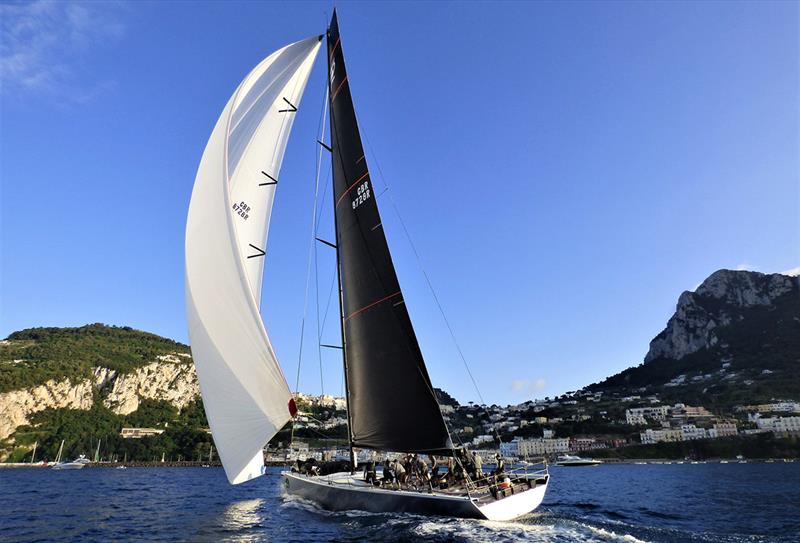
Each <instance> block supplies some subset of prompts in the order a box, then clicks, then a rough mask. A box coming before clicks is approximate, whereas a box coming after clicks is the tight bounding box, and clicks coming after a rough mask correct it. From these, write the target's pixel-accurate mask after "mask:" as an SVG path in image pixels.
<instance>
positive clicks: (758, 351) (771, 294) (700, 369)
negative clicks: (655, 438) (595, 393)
mask: <svg viewBox="0 0 800 543" xmlns="http://www.w3.org/2000/svg"><path fill="white" fill-rule="evenodd" d="M588 388H589V389H593V390H604V389H605V390H609V389H616V390H617V391H618V392H620V393H625V394H628V395H630V394H645V393H646V394H659V395H660V397H661V398H662V399H663V400H665V401H667V400H670V399H671V400H674V401H682V402H686V403H692V402H694V403H698V404H701V405H706V406H720V407H725V406H727V405H732V404H733V405H735V404H737V403H758V402H759V401H762V400H763V401H767V400H770V399H772V398H800V278H798V277H796V276H789V275H783V274H764V273H757V272H750V271H733V270H719V271H717V272H714V273H713V274H711V275H710V276H709V277H708V278H707V279H706V280H705V281H703V283H702V284H701V285H700V286H699V287H697V289H695V290H694V291H693V292H689V291H687V292H684V293H682V294H681V295H680V297H679V299H678V304H677V307H676V309H675V313H674V314H673V315H672V317H671V318H670V319H669V321H668V322H667V326H666V328H665V329H664V330H663V331H662V332H661V333H659V334H658V335H657V336H656V337H655V338H654V339H653V340H652V341H651V342H650V350H649V351H648V353H647V356H646V357H645V359H644V363H642V364H640V365H639V366H637V367H633V368H629V369H627V370H625V371H623V372H621V373H618V374H617V375H614V376H612V377H609V378H608V379H606V380H604V381H602V382H600V383H596V384H594V385H591V386H590V387H588Z"/></svg>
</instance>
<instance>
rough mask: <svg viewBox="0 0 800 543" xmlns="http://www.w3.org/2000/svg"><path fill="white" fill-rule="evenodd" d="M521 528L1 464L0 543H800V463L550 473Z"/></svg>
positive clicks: (187, 480) (210, 483)
mask: <svg viewBox="0 0 800 543" xmlns="http://www.w3.org/2000/svg"><path fill="white" fill-rule="evenodd" d="M551 474H552V482H551V484H550V487H549V489H548V493H547V495H546V497H545V500H544V503H543V504H542V506H541V507H540V508H539V509H537V511H536V512H534V513H533V514H531V515H528V516H527V517H523V518H522V519H520V520H519V521H517V522H509V523H500V522H485V521H475V520H459V519H445V518H435V517H421V516H414V515H406V514H390V513H386V514H369V513H363V512H356V511H353V512H347V513H329V512H326V511H321V510H319V509H317V508H316V507H314V506H312V505H310V504H309V503H307V502H302V501H299V500H296V499H291V498H288V497H286V496H284V495H283V491H282V485H281V479H280V469H279V468H270V469H269V471H268V474H267V476H266V477H262V478H260V479H258V480H254V481H251V482H249V483H246V484H244V485H240V486H235V487H234V486H230V485H228V483H227V482H226V480H225V476H224V473H223V471H222V469H220V468H129V469H127V470H115V469H105V468H86V469H83V470H79V471H53V470H48V469H0V541H13V542H34V541H42V542H44V541H48V542H49V541H81V542H93V541H97V542H108V541H187V542H206V541H208V542H217V541H230V542H262V541H278V542H291V541H312V542H315V543H318V542H323V541H411V540H413V541H437V542H438V541H442V542H444V541H448V542H449V541H454V542H459V541H487V542H492V543H501V542H507V541H526V542H575V541H579V542H595V541H597V542H609V541H611V542H613V541H624V542H634V543H635V542H638V541H653V542H681V543H683V542H745V541H746V542H761V541H770V542H771V541H775V542H790V541H791V542H798V541H800V463H793V464H784V463H780V462H778V463H774V464H753V463H751V464H683V465H677V464H672V465H603V466H600V467H596V468H559V467H553V468H551Z"/></svg>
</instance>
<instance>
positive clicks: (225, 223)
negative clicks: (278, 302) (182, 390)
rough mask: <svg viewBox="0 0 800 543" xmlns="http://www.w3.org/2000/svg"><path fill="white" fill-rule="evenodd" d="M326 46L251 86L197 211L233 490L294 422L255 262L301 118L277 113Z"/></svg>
mask: <svg viewBox="0 0 800 543" xmlns="http://www.w3.org/2000/svg"><path fill="white" fill-rule="evenodd" d="M319 46H320V40H319V38H318V37H314V38H309V39H307V40H303V41H300V42H297V43H294V44H291V45H288V46H286V47H284V48H283V49H280V50H278V51H276V52H275V53H273V54H272V55H270V56H269V57H267V58H266V59H265V60H264V61H263V62H261V63H260V64H259V65H258V66H256V68H255V69H254V70H253V71H252V72H250V74H249V75H248V76H247V77H246V78H245V79H244V80H243V81H242V83H241V84H240V85H239V87H238V88H237V89H236V92H235V93H234V94H233V96H232V97H231V99H230V100H229V101H228V104H227V105H226V106H225V109H224V110H223V112H222V115H221V116H220V118H219V120H218V121H217V124H216V126H215V127H214V131H213V132H212V133H211V137H210V138H209V140H208V144H207V145H206V149H205V151H204V152H203V158H202V159H201V161H200V167H199V168H198V171H197V177H196V179H195V184H194V190H193V191H192V201H191V203H190V205H189V216H188V218H187V224H186V306H187V317H188V323H189V338H190V341H191V346H192V356H193V358H194V363H195V367H196V369H197V375H198V378H199V381H200V390H201V393H202V395H203V403H204V405H205V410H206V415H207V416H208V421H209V424H210V426H211V432H212V434H213V436H214V442H215V443H216V445H217V451H218V453H219V456H220V460H221V461H222V465H223V467H224V468H225V474H226V475H227V477H228V481H230V482H231V483H233V484H237V483H241V482H244V481H247V480H249V479H252V478H254V477H257V476H259V475H261V474H262V473H263V467H264V462H263V453H262V449H263V447H264V445H265V444H266V443H267V442H268V441H269V440H270V439H271V438H272V437H273V436H274V435H275V434H276V433H277V432H278V430H280V429H281V428H282V427H283V426H284V425H285V424H286V422H288V421H289V419H290V417H291V415H290V413H289V400H290V399H291V393H290V391H289V386H288V385H287V383H286V379H285V377H284V375H283V371H282V370H281V368H280V365H279V364H278V360H277V357H276V355H275V352H274V350H273V349H272V345H271V344H270V341H269V336H268V335H267V331H266V329H265V327H264V323H263V321H262V319H261V315H260V313H259V300H260V297H261V278H262V271H263V266H264V260H265V258H266V257H265V256H255V257H254V256H253V255H254V254H255V255H257V254H260V252H261V251H265V250H266V247H265V245H266V237H267V229H268V227H269V218H270V214H271V211H272V202H273V198H274V193H275V188H276V185H274V184H264V183H267V182H270V179H268V178H267V177H265V175H264V174H262V173H261V172H262V171H264V172H266V173H267V174H269V175H270V176H272V177H274V178H276V179H277V178H278V172H279V171H280V166H281V162H282V160H283V154H284V150H285V149H286V143H287V139H288V136H289V131H290V130H291V125H292V119H293V118H294V116H295V115H296V113H294V112H291V111H284V112H279V111H278V110H282V109H289V110H292V109H294V107H292V106H295V107H296V106H298V105H299V103H300V98H301V96H302V94H303V90H304V89H305V85H306V82H307V81H308V76H309V73H310V71H311V68H312V66H313V63H314V59H315V57H316V55H317V52H318V50H319ZM284 98H285V99H286V100H284ZM289 104H291V106H290V105H289ZM241 202H245V204H246V206H247V208H248V209H247V210H246V211H245V212H244V213H240V211H241V210H242V206H241ZM234 206H236V207H234ZM251 245H252V246H254V247H257V248H258V250H256V249H254V248H253V247H251ZM248 257H251V258H248Z"/></svg>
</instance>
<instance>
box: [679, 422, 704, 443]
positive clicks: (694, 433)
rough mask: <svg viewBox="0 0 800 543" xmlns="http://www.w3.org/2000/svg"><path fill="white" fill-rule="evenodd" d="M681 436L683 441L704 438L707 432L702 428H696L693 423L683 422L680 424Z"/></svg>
mask: <svg viewBox="0 0 800 543" xmlns="http://www.w3.org/2000/svg"><path fill="white" fill-rule="evenodd" d="M681 436H682V437H683V441H691V440H693V439H705V438H707V437H708V433H707V432H706V431H705V429H704V428H698V427H697V426H695V425H694V424H684V425H683V426H681Z"/></svg>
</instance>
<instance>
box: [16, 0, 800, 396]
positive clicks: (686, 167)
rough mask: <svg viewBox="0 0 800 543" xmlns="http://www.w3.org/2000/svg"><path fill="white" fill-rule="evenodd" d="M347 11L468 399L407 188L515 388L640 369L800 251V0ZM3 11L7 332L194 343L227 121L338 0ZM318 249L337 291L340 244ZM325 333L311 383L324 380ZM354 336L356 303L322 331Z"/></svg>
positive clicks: (429, 307) (387, 154) (300, 278)
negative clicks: (725, 277)
mask: <svg viewBox="0 0 800 543" xmlns="http://www.w3.org/2000/svg"><path fill="white" fill-rule="evenodd" d="M338 9H339V13H340V23H341V28H342V35H343V37H342V40H343V44H344V50H345V54H346V56H347V60H348V71H349V76H350V82H351V88H352V91H353V93H354V96H355V100H356V108H357V112H358V115H359V119H360V124H361V126H362V128H363V130H364V132H365V135H366V139H367V149H368V153H367V159H368V160H369V163H370V167H371V170H372V171H373V173H375V172H377V171H378V170H380V172H382V176H381V175H378V176H376V177H375V181H376V183H377V187H378V189H380V188H381V187H382V186H383V184H384V182H385V183H386V184H387V185H388V186H389V187H390V189H389V191H388V192H387V193H385V194H384V195H383V196H381V197H379V200H378V202H379V206H380V207H381V210H382V214H383V219H384V224H385V228H386V231H387V235H388V237H389V242H390V245H391V247H392V251H393V255H394V258H395V262H396V266H397V268H398V274H399V276H400V280H401V284H402V286H403V288H404V291H405V295H406V300H407V303H408V306H409V309H410V312H411V316H412V319H413V321H414V324H415V328H416V330H417V334H418V336H419V339H420V343H421V346H422V349H423V352H424V353H425V355H426V359H427V362H428V366H429V368H430V372H431V375H432V378H433V381H434V383H435V384H436V385H437V386H441V387H443V388H445V389H446V390H448V391H450V392H451V393H452V394H454V395H455V396H456V397H457V398H458V399H459V400H461V401H468V400H476V399H477V395H476V393H475V392H474V390H473V388H472V385H471V384H470V382H469V379H468V377H467V375H466V372H465V371H464V369H463V366H462V363H461V361H460V359H459V357H458V354H457V351H456V349H455V348H454V346H453V342H452V341H451V339H450V336H449V333H448V331H447V328H446V326H445V325H444V323H443V321H442V318H441V316H440V315H439V313H438V310H437V309H436V304H435V302H434V300H433V298H432V297H431V295H430V293H429V291H428V289H427V286H426V283H425V279H424V276H423V274H422V272H421V271H420V267H419V265H418V264H417V261H416V259H415V258H414V255H413V252H412V251H411V250H410V248H409V245H408V242H407V240H406V238H405V236H404V234H403V232H402V228H401V226H400V225H399V223H398V220H397V217H396V215H395V213H394V211H393V206H392V204H391V202H392V200H393V201H394V202H395V203H396V205H397V207H398V208H399V210H400V213H401V215H402V217H403V220H404V221H405V223H406V225H407V226H408V229H409V231H410V233H411V237H412V239H413V240H414V243H415V244H416V247H417V250H418V252H419V254H420V257H421V261H422V263H423V266H424V269H425V270H426V271H427V273H428V275H429V277H430V278H431V281H432V282H433V284H434V286H435V288H436V291H437V294H438V296H439V299H440V301H441V303H442V305H443V306H444V309H445V312H446V314H447V316H448V318H449V320H450V323H451V325H452V327H453V330H454V331H455V334H456V337H457V338H458V342H459V344H460V346H461V349H462V350H463V352H464V354H465V356H466V358H467V360H468V362H469V364H470V367H471V368H472V371H473V373H474V375H475V377H476V379H477V380H478V382H479V385H480V389H481V392H482V395H483V398H484V399H485V400H486V401H488V402H489V403H503V404H505V403H510V402H519V401H522V400H525V399H529V398H531V397H543V396H548V395H549V396H552V395H555V394H558V393H561V392H564V391H567V390H572V389H575V388H577V387H580V386H583V385H585V384H588V383H590V382H593V381H596V380H599V379H602V378H603V377H605V376H607V375H610V374H613V373H615V372H618V371H620V370H622V369H624V368H626V367H628V366H630V365H633V364H638V363H639V362H641V360H642V359H643V357H644V355H645V353H646V352H647V348H648V343H649V341H650V339H652V337H653V336H655V335H656V334H657V333H658V332H659V331H660V330H661V329H662V328H663V327H664V325H665V323H666V321H667V319H668V318H669V316H670V315H671V314H672V312H673V310H674V307H675V303H676V301H677V298H678V295H679V294H680V293H681V292H682V291H683V290H687V289H692V288H694V287H695V286H696V285H698V284H699V283H700V282H701V281H702V280H703V279H704V278H705V277H706V276H708V275H709V274H711V273H712V272H713V271H715V270H717V269H719V268H737V267H738V268H747V269H755V270H759V271H765V272H778V271H784V270H788V269H792V268H795V267H797V266H798V265H800V234H799V232H800V223H799V222H798V215H799V214H798V209H799V208H800V194H799V193H798V148H799V145H798V144H800V140H799V138H798V124H799V123H798V111H800V107H799V106H800V103H799V101H798V96H799V93H798V91H799V89H798V79H799V78H798V65H799V61H800V58H799V56H798V43H800V41H799V39H798V38H799V35H798V5H797V3H791V2H785V3H768V2H760V3H745V2H723V3H714V2H698V3H678V2H668V3H645V2H633V3H601V2H593V3H530V4H525V3H469V4H449V3H388V2H381V3H350V2H340V3H339V4H338ZM0 10H2V12H1V14H2V17H0V19H1V20H2V22H1V23H0V24H1V25H2V44H0V48H1V53H2V72H1V74H2V91H1V96H0V99H1V100H2V102H1V103H0V104H1V106H2V110H0V130H1V132H0V174H2V188H1V191H2V192H0V198H1V200H2V201H1V204H0V205H1V207H0V212H1V213H2V222H1V225H2V238H1V240H2V247H1V248H0V257H1V258H2V290H0V296H2V300H1V301H0V304H1V307H0V309H1V311H2V312H1V313H0V336H3V337H5V336H6V335H7V334H8V333H10V332H12V331H14V330H17V329H21V328H26V327H31V326H73V325H82V324H85V323H89V322H105V323H109V324H117V325H128V326H133V327H136V328H140V329H143V330H148V331H152V332H155V333H158V334H162V335H165V336H168V337H172V338H175V339H178V340H180V341H187V331H186V320H185V314H184V291H183V235H184V226H185V220H186V212H187V207H188V203H189V196H190V193H191V188H192V183H193V181H194V175H195V173H196V168H197V165H198V162H199V160H200V155H201V153H202V150H203V147H204V145H205V142H206V140H207V138H208V136H209V134H210V131H211V129H212V127H213V125H214V123H215V121H216V118H217V116H218V115H219V113H220V111H221V110H222V108H223V106H224V104H225V102H226V100H227V99H228V97H229V95H230V94H231V93H232V92H233V90H234V89H235V87H236V85H237V84H238V82H239V81H240V80H241V78H242V77H244V75H245V74H246V73H247V72H248V71H249V70H250V69H251V68H252V67H253V66H254V65H255V64H256V63H257V62H258V61H259V60H261V59H262V58H263V57H265V56H266V55H268V54H269V53H271V52H272V51H273V50H275V49H277V48H279V47H282V46H283V45H285V44H287V43H289V42H292V41H296V40H299V39H302V38H304V37H307V36H310V35H313V34H318V33H321V32H322V31H323V29H324V24H325V21H326V12H327V13H328V14H330V11H331V4H330V3H329V2H307V3H291V4H279V3H256V2H252V3H249V2H248V3H236V2H226V3H188V2H172V3H149V2H148V3H145V2H141V3H122V4H117V3H68V2H59V3H33V4H17V3H12V4H7V3H3V4H1V5H0ZM324 72H325V67H324V57H322V56H321V57H320V58H319V59H318V61H317V65H316V66H315V68H314V72H313V73H312V77H311V81H310V83H309V86H308V89H307V91H306V95H305V97H304V99H303V103H302V105H301V110H300V112H299V113H298V117H297V121H296V122H295V128H294V131H293V134H292V138H291V140H290V143H289V148H288V151H287V154H286V158H285V160H284V168H283V172H282V175H281V179H282V180H283V182H282V184H281V188H280V190H279V191H278V196H277V203H276V207H275V211H274V215H273V223H272V224H273V229H272V232H271V235H270V257H269V260H268V263H267V270H266V275H265V284H264V296H263V313H264V315H265V320H266V323H267V327H268V330H269V331H270V335H271V337H272V339H273V343H274V344H275V347H276V349H277V352H278V355H279V357H280V359H281V361H282V363H283V366H284V368H285V370H286V373H287V375H289V376H291V377H290V380H291V381H293V380H294V377H293V376H294V375H295V371H296V367H297V358H298V346H299V339H298V338H299V329H300V319H301V317H302V312H303V308H302V305H303V291H304V285H305V269H306V255H307V248H308V241H309V239H308V228H309V216H310V206H311V198H312V196H313V178H314V165H315V162H314V161H315V156H316V155H315V153H316V144H315V143H314V139H315V137H316V135H315V130H316V126H317V123H318V120H319V115H320V109H321V104H322V100H323V90H324V84H325V83H324V81H325V80H324ZM370 149H371V151H370ZM378 166H379V168H378ZM286 180H290V181H288V182H287V181H286ZM328 190H330V189H328ZM329 197H330V192H328V198H329ZM389 197H391V199H392V200H390V199H389ZM330 205H331V204H330V200H329V199H328V200H327V201H326V202H324V203H323V223H322V233H323V234H325V232H326V230H329V229H330V228H331V222H330ZM319 265H320V277H319V283H320V288H319V290H320V292H321V294H320V298H321V301H320V304H321V306H322V307H321V311H322V312H324V306H325V302H326V298H327V293H328V288H329V286H330V284H331V283H330V281H331V277H332V275H331V274H332V272H333V261H332V255H331V254H330V253H326V252H325V250H324V248H323V249H321V251H320V260H319ZM312 289H313V285H312ZM314 299H315V298H313V297H312V303H311V305H310V311H309V317H308V324H307V330H308V329H309V328H310V329H311V330H313V331H314V332H315V329H316V323H315V322H314V314H315V305H314V303H313V301H314ZM335 309H336V306H335V298H334V305H333V306H332V311H333V310H335ZM314 335H315V333H313V332H312V333H311V334H309V335H307V339H308V341H307V342H306V345H305V350H304V355H303V363H302V369H301V386H300V388H301V390H303V391H306V392H311V393H317V392H319V390H320V371H319V365H320V362H319V360H318V358H317V351H316V348H315V345H314V343H315V342H314V339H313V336H314ZM337 337H338V330H337V328H336V321H335V319H334V318H333V317H332V315H331V317H329V319H328V321H327V322H326V324H325V328H324V330H323V342H335V341H336V340H337ZM337 354H338V353H336V352H335V351H334V352H324V353H323V360H322V366H323V372H322V374H323V383H324V386H325V391H326V392H333V393H339V392H340V391H341V362H340V360H339V359H338V358H337Z"/></svg>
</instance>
